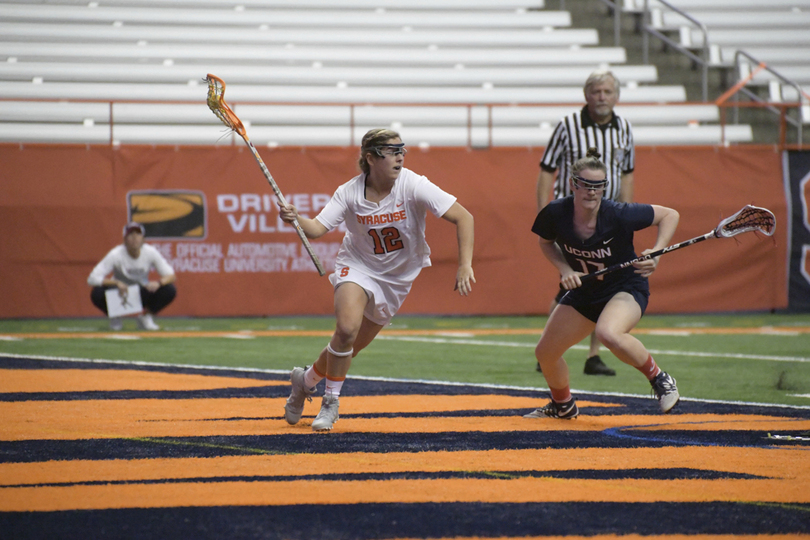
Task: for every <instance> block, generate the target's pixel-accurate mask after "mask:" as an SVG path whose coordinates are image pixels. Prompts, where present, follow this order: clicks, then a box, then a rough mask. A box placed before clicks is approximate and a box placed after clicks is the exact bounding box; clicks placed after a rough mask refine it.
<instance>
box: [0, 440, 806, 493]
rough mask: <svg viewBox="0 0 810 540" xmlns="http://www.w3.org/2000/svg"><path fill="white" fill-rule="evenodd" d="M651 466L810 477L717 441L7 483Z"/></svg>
mask: <svg viewBox="0 0 810 540" xmlns="http://www.w3.org/2000/svg"><path fill="white" fill-rule="evenodd" d="M321 436H322V437H323V436H324V435H321ZM326 436H327V437H328V435H326ZM644 467H649V468H688V469H699V470H706V471H722V472H728V473H741V474H751V475H756V476H761V477H765V478H772V479H773V478H775V479H782V480H792V481H796V482H798V483H800V484H802V483H803V484H804V485H807V483H808V482H810V463H808V461H807V459H806V455H805V452H804V451H803V450H796V449H792V448H736V447H734V448H733V447H722V446H711V447H679V448H673V447H663V448H564V449H559V448H550V449H543V448H541V449H522V450H483V451H473V450H461V451H438V452H419V453H412V452H386V453H376V452H351V453H337V454H276V455H269V454H265V455H249V456H220V457H209V458H154V459H132V460H126V466H122V461H121V460H99V461H96V460H71V461H46V462H36V463H2V464H0V487H3V486H15V485H17V486H34V485H36V484H45V483H72V482H127V481H130V482H135V481H145V480H168V479H204V478H216V477H223V476H246V477H253V476H267V477H276V476H279V477H280V476H296V475H301V474H312V475H322V474H353V473H397V472H408V471H412V472H413V471H422V472H440V471H458V472H461V471H472V472H479V471H488V472H499V471H532V470H549V471H575V470H577V471H589V470H617V471H618V470H623V469H636V468H644ZM808 497H810V493H809V494H808Z"/></svg>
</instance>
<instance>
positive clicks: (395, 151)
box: [373, 143, 408, 157]
mask: <svg viewBox="0 0 810 540" xmlns="http://www.w3.org/2000/svg"><path fill="white" fill-rule="evenodd" d="M373 148H374V151H375V152H377V155H378V156H380V157H385V156H404V155H405V154H407V153H408V149H407V148H405V143H400V144H381V145H379V146H374V147H373Z"/></svg>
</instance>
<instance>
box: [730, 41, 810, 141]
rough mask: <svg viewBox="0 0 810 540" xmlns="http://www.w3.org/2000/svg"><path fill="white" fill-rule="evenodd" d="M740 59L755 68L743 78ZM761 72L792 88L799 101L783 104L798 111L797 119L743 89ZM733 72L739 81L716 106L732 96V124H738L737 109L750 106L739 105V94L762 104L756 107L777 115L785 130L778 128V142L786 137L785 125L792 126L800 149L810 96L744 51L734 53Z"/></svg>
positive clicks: (797, 85)
mask: <svg viewBox="0 0 810 540" xmlns="http://www.w3.org/2000/svg"><path fill="white" fill-rule="evenodd" d="M740 58H746V59H747V60H749V61H750V64H753V65H755V66H756V68H755V69H754V71H751V72H750V73H749V74H748V75H747V76H745V77H743V76H742V69H741V68H742V67H743V64H742V63H741V62H740ZM748 68H749V69H750V65H749V66H748ZM763 70H764V71H767V72H768V73H770V74H772V75H774V76H775V77H776V78H777V79H779V80H780V81H782V83H783V84H787V85H789V86H792V87H793V88H795V89H796V94H797V96H798V98H799V101H798V102H797V103H790V104H785V105H788V107H787V108H794V107H795V108H797V110H798V118H797V119H794V118H791V117H789V116H787V114H786V107H784V106H782V104H774V103H773V102H769V101H768V100H765V99H763V98H762V97H760V96H758V95H757V94H756V93H755V92H752V91H750V90H749V89H747V88H746V87H745V84H746V83H748V82H749V81H750V80H751V79H753V78H754V76H755V75H756V74H757V73H759V72H760V71H763ZM734 71H735V73H736V74H737V76H738V77H740V80H739V81H738V82H737V84H735V85H734V86H733V87H732V88H731V89H730V90H729V91H728V92H726V93H725V94H724V95H723V96H721V97H720V98H719V99H718V100H717V105H718V106H722V105H723V104H724V103H725V102H727V101H728V98H729V97H730V96H732V95H733V97H734V103H733V104H732V106H733V107H734V123H738V122H739V109H740V107H741V106H742V107H750V105H742V104H741V103H740V101H739V95H740V94H741V93H742V94H745V95H746V96H748V97H749V98H750V99H751V100H752V101H754V102H756V103H759V104H762V105H757V107H763V108H766V109H768V110H769V111H771V112H773V113H775V114H778V115H779V117H780V126H782V127H783V128H785V129H782V128H780V141H781V140H784V138H785V137H786V127H787V124H791V125H792V126H794V127H795V128H796V136H797V142H798V144H799V146H800V147H801V145H802V129H803V121H802V116H803V108H805V107H810V96H808V95H807V94H805V92H804V91H803V90H802V87H801V86H799V84H798V83H796V82H795V81H792V80H790V79H788V78H787V77H785V76H784V75H782V74H781V73H779V72H778V71H776V70H775V69H773V68H771V67H769V66H768V65H767V64H765V62H761V61H759V60H757V59H756V58H754V57H753V56H751V55H750V54H748V53H747V52H745V51H740V50H738V51H736V52H735V53H734Z"/></svg>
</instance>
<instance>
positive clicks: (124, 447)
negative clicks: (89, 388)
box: [0, 420, 810, 463]
mask: <svg viewBox="0 0 810 540" xmlns="http://www.w3.org/2000/svg"><path fill="white" fill-rule="evenodd" d="M527 421H528V420H527ZM574 421H576V420H574ZM628 432H632V436H623V435H625V434H626V433H628ZM780 434H781V435H790V436H793V437H803V436H804V435H806V434H805V433H804V432H800V431H787V432H780ZM328 437H329V439H328V441H329V444H325V442H324V436H322V435H320V436H319V435H318V434H313V433H312V432H311V431H310V430H309V428H308V427H307V428H302V433H301V434H296V435H249V436H215V437H172V438H169V437H162V438H161V437H153V438H137V439H136V438H133V439H81V440H68V441H64V440H28V441H0V463H33V462H40V461H49V460H77V459H87V460H105V459H149V458H192V457H195V458H196V457H218V456H248V455H262V454H343V453H354V452H371V453H390V452H457V451H468V450H471V451H483V450H518V449H545V448H556V449H559V448H665V447H673V446H675V447H677V446H696V445H697V446H726V447H757V448H777V447H781V446H784V445H790V446H796V445H803V446H807V447H810V444H808V443H807V442H806V441H775V440H773V439H770V438H769V437H768V433H767V432H764V431H759V432H749V431H739V432H736V431H644V430H627V431H626V432H616V431H614V430H606V431H603V432H591V431H542V430H539V428H538V431H508V432H495V433H489V432H479V431H472V432H464V431H460V432H443V433H386V434H385V436H384V437H381V436H380V434H378V433H330V434H329V436H328Z"/></svg>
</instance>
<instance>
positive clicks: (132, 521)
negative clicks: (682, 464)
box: [0, 502, 810, 540]
mask: <svg viewBox="0 0 810 540" xmlns="http://www.w3.org/2000/svg"><path fill="white" fill-rule="evenodd" d="M808 515H810V505H808V504H790V505H788V504H777V503H757V504H746V503H733V502H701V503H630V504H624V503H521V504H508V503H507V504H497V503H445V504H441V503H422V504H356V505H337V504H336V505H297V506H262V507H243V506H232V507H213V508H212V507H198V508H155V509H152V508H150V509H143V510H142V509H126V510H94V511H62V512H7V513H0V531H4V534H7V535H8V537H9V538H26V539H35V538H43V539H45V538H47V539H51V538H54V537H55V536H59V537H61V538H105V539H119V538H120V539H130V538H194V539H196V540H206V539H215V538H216V539H220V538H261V539H307V540H343V539H346V540H349V539H354V540H371V539H378V538H452V537H455V536H479V537H493V538H500V537H521V536H563V535H577V536H579V535H582V536H593V535H597V534H616V535H627V534H638V535H645V536H647V535H674V534H682V535H743V534H747V535H753V534H761V535H764V534H806V533H808V532H810V520H808V519H807V516H808Z"/></svg>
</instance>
